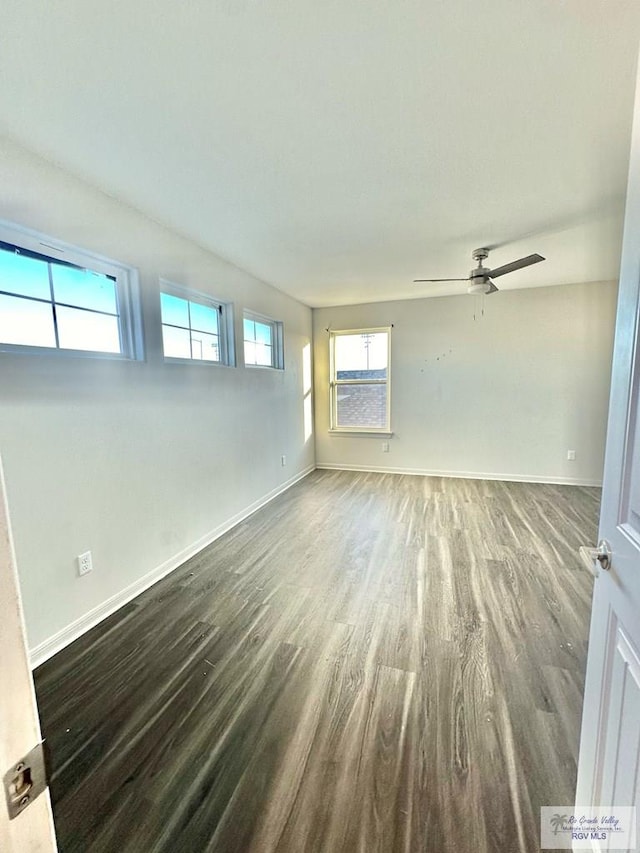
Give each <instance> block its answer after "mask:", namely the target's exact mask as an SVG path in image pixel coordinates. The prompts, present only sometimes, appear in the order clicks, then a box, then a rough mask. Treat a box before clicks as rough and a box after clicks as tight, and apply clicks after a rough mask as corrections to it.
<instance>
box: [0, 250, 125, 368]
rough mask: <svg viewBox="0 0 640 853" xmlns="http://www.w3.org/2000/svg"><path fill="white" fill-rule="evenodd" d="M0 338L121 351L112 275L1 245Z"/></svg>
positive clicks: (11, 341)
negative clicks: (23, 253) (22, 252)
mask: <svg viewBox="0 0 640 853" xmlns="http://www.w3.org/2000/svg"><path fill="white" fill-rule="evenodd" d="M0 342H1V343H5V344H16V345H22V346H37V347H50V348H59V349H70V350H85V351H93V352H106V353H120V352H121V351H122V349H121V341H120V317H119V311H118V294H117V288H116V281H115V279H114V278H113V277H112V276H108V275H103V274H100V273H96V272H93V271H92V270H88V269H82V268H79V267H76V266H71V265H69V264H62V263H58V262H56V261H54V260H52V261H47V260H46V259H44V258H38V257H29V256H28V255H22V254H20V253H19V252H16V251H15V250H11V249H5V248H2V249H0Z"/></svg>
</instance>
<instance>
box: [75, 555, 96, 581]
mask: <svg viewBox="0 0 640 853" xmlns="http://www.w3.org/2000/svg"><path fill="white" fill-rule="evenodd" d="M92 571H93V560H92V559H91V551H85V552H84V554H78V574H79V575H80V576H81V577H82V575H88V574H89V572H92Z"/></svg>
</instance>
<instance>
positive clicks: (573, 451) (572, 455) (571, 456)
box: [567, 450, 576, 462]
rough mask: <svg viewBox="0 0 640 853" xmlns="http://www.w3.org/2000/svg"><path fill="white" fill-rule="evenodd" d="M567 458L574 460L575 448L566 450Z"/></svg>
mask: <svg viewBox="0 0 640 853" xmlns="http://www.w3.org/2000/svg"><path fill="white" fill-rule="evenodd" d="M567 459H568V460H569V462H575V461H576V452H575V450H567Z"/></svg>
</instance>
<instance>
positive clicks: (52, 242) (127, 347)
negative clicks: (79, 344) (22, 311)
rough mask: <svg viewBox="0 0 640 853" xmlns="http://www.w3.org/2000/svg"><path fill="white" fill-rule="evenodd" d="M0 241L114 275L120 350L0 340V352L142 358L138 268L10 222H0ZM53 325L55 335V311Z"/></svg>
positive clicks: (27, 297) (21, 297)
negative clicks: (68, 347) (107, 350)
mask: <svg viewBox="0 0 640 853" xmlns="http://www.w3.org/2000/svg"><path fill="white" fill-rule="evenodd" d="M0 240H2V242H4V243H9V244H11V245H13V246H16V247H17V248H19V249H25V250H26V251H29V252H35V253H37V254H39V255H41V256H42V257H43V259H46V258H49V259H50V260H51V261H52V262H54V263H55V261H56V260H62V261H65V262H67V263H69V264H72V265H73V266H76V267H79V268H81V269H87V270H90V271H91V272H96V273H101V274H103V275H108V276H111V277H112V278H114V279H115V284H116V300H117V306H118V329H119V334H120V349H121V352H119V353H117V352H104V351H100V350H77V349H66V348H61V347H59V346H55V347H48V346H39V345H37V344H11V343H3V342H0V352H5V353H37V354H46V355H51V356H55V357H56V358H57V357H63V358H68V357H73V358H105V359H114V360H119V361H131V360H136V361H140V360H142V359H143V358H144V346H143V333H142V312H141V308H140V288H139V283H138V274H137V270H135V269H134V268H133V267H129V266H126V265H124V264H121V263H119V262H118V261H114V260H111V259H110V258H106V257H104V256H102V255H97V254H95V253H93V252H89V251H87V250H85V249H80V248H78V247H77V246H72V245H70V244H68V243H64V242H62V241H61V240H57V239H56V238H54V237H49V236H47V235H45V234H41V233H39V232H38V231H33V230H31V229H29V228H22V227H20V226H16V225H13V224H12V223H10V222H5V221H0ZM0 292H2V293H3V295H4V294H6V295H7V296H12V297H15V298H19V299H26V300H31V301H36V302H43V303H45V304H51V305H53V306H54V308H55V306H56V305H60V306H63V307H65V306H66V303H62V302H56V301H55V300H54V299H53V294H52V299H51V302H49V301H47V300H42V299H34V297H29V296H22V295H20V294H14V293H10V292H7V291H0ZM68 307H71V308H77V307H78V306H75V305H69V306H68ZM52 310H53V309H52ZM85 310H87V311H88V312H90V313H100V312H96V311H93V312H92V309H85ZM54 328H55V329H56V337H57V325H56V317H55V310H54Z"/></svg>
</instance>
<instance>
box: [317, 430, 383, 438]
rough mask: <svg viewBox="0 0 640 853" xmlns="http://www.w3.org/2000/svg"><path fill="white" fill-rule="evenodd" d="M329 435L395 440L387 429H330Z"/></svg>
mask: <svg viewBox="0 0 640 853" xmlns="http://www.w3.org/2000/svg"><path fill="white" fill-rule="evenodd" d="M328 432H329V435H343V436H344V435H346V436H349V435H352V436H355V437H356V438H393V433H392V432H389V431H388V430H386V429H330V430H328Z"/></svg>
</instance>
